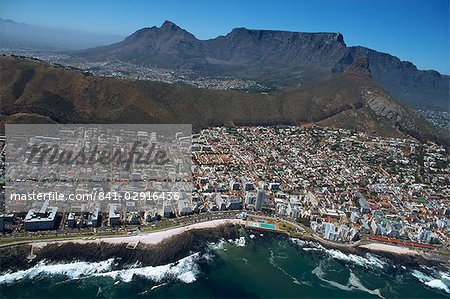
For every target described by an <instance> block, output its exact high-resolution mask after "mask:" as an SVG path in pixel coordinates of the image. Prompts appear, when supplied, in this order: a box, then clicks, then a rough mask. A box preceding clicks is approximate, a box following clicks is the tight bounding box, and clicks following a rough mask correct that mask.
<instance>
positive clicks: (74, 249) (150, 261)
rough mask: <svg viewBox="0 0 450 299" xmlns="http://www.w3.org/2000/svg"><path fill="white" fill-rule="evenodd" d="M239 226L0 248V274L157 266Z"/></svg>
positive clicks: (411, 260) (397, 260) (396, 257)
mask: <svg viewBox="0 0 450 299" xmlns="http://www.w3.org/2000/svg"><path fill="white" fill-rule="evenodd" d="M240 229H241V226H240V225H236V224H225V225H220V226H217V227H211V228H199V229H192V230H189V231H185V232H183V233H181V234H177V235H174V236H171V237H169V238H167V239H165V240H162V241H161V242H159V243H157V244H143V243H139V244H137V246H136V248H134V249H130V248H127V246H128V243H116V244H115V243H107V242H87V243H77V242H64V243H60V242H54V243H51V244H47V245H46V246H44V247H38V248H37V249H34V251H33V253H34V255H35V258H33V259H32V260H29V259H28V256H29V254H30V252H31V246H32V245H29V244H22V245H13V246H8V247H2V248H0V273H1V272H4V271H18V270H24V269H27V268H30V267H33V266H35V265H36V264H38V263H40V262H43V261H51V262H56V263H59V262H66V263H67V262H74V261H86V262H99V261H104V260H107V259H111V258H114V259H115V262H116V263H117V264H116V266H117V267H118V268H122V267H127V266H129V265H133V264H135V263H139V264H140V265H142V266H159V265H165V264H168V263H173V262H175V261H177V260H180V259H182V258H184V257H186V256H188V255H189V254H192V253H193V252H199V251H204V250H206V249H207V247H208V243H211V242H213V243H214V242H218V241H220V240H222V239H225V240H228V239H233V240H234V239H237V238H239V237H240V236H241V232H240ZM247 231H248V232H249V233H250V234H252V233H255V234H259V233H261V232H260V231H252V230H250V229H248V230H247ZM264 235H266V236H271V237H277V238H290V237H289V236H288V235H287V234H280V233H277V232H264ZM298 239H301V240H303V241H312V242H317V243H319V244H320V245H322V246H323V247H324V248H326V249H336V250H339V251H341V252H344V253H347V254H356V255H360V256H363V255H365V254H367V253H376V254H378V255H380V256H384V257H386V258H388V259H389V260H390V261H391V262H392V263H393V264H401V265H405V266H408V265H417V264H419V265H424V266H427V267H435V268H438V269H446V268H448V266H449V264H448V262H447V263H445V262H442V260H432V259H426V258H425V257H424V256H422V255H419V254H418V255H408V254H395V253H389V252H381V251H373V250H370V249H367V248H361V247H357V246H348V245H345V244H337V243H333V244H331V243H329V242H323V241H321V240H320V239H319V240H318V239H317V238H313V237H306V236H305V237H304V238H298Z"/></svg>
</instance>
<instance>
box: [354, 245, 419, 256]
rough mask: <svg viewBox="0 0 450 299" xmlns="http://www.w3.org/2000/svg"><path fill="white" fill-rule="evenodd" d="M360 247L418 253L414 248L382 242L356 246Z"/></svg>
mask: <svg viewBox="0 0 450 299" xmlns="http://www.w3.org/2000/svg"><path fill="white" fill-rule="evenodd" d="M358 247H360V248H366V249H369V250H372V251H381V252H389V253H395V254H409V255H419V253H418V252H417V251H415V250H412V249H409V248H407V247H402V246H396V245H389V244H382V243H370V244H366V245H360V246H358Z"/></svg>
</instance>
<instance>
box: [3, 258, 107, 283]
mask: <svg viewBox="0 0 450 299" xmlns="http://www.w3.org/2000/svg"><path fill="white" fill-rule="evenodd" d="M113 262H114V259H109V260H106V261H101V262H95V263H90V262H72V263H67V264H46V262H40V263H38V264H37V265H35V266H34V267H32V268H30V269H27V270H21V271H17V272H12V273H4V274H2V275H0V284H9V283H12V282H15V281H19V280H22V279H25V278H28V279H32V278H35V277H37V276H39V275H41V274H45V275H64V276H66V277H68V278H69V279H77V278H80V277H83V276H89V275H92V274H96V273H100V272H105V271H110V270H111V268H112V265H113Z"/></svg>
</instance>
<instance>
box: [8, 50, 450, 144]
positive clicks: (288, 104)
mask: <svg viewBox="0 0 450 299" xmlns="http://www.w3.org/2000/svg"><path fill="white" fill-rule="evenodd" d="M368 67H369V65H368V60H367V58H366V57H360V58H358V59H356V60H355V62H354V63H353V64H352V66H351V67H350V68H348V70H347V71H346V72H345V73H344V74H341V75H339V76H336V77H334V78H331V79H328V80H324V81H321V82H318V83H315V84H311V85H308V86H304V87H296V88H290V89H284V90H278V91H274V92H270V93H247V92H242V91H214V90H208V89H201V88H194V87H188V86H182V85H176V84H165V83H158V82H151V81H139V80H130V79H117V78H106V77H96V76H88V75H85V74H83V73H82V72H79V71H75V70H67V69H62V68H59V67H55V66H51V65H47V64H43V63H40V62H37V61H33V60H28V59H22V58H16V57H0V68H1V69H2V76H1V77H0V93H1V94H2V105H3V106H2V115H1V114H0V118H1V119H0V122H2V123H21V122H26V123H42V122H44V123H46V122H58V123H191V124H193V126H194V128H202V127H206V126H210V125H231V126H232V125H274V124H293V125H295V124H318V125H323V126H333V127H339V128H348V129H353V130H358V131H364V132H368V133H371V134H376V135H382V136H407V135H412V136H414V137H416V138H418V139H420V140H434V141H436V142H439V143H441V144H447V145H448V144H450V142H449V140H448V138H449V137H448V135H446V134H445V133H444V132H442V131H440V130H439V129H437V128H434V127H433V126H431V125H430V124H429V123H428V122H427V121H425V120H424V119H423V118H421V117H420V116H419V115H418V114H417V113H415V112H413V111H411V110H410V109H409V108H408V107H407V106H405V105H403V104H400V103H399V102H397V101H396V100H394V99H393V98H392V97H391V96H390V94H389V93H388V92H386V91H384V90H383V89H382V88H381V87H380V86H379V85H378V84H377V83H375V82H374V81H373V79H372V77H371V75H370V72H369V70H368Z"/></svg>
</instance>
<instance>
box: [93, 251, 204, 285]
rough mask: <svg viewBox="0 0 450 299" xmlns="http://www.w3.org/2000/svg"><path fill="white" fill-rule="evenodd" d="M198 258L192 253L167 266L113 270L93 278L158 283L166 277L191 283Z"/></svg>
mask: <svg viewBox="0 0 450 299" xmlns="http://www.w3.org/2000/svg"><path fill="white" fill-rule="evenodd" d="M198 258H199V254H198V253H194V254H192V255H190V256H187V257H185V258H183V259H181V260H179V261H177V262H175V263H170V264H167V265H162V266H154V267H152V266H148V267H140V268H130V269H122V270H115V271H109V272H103V273H96V274H94V275H93V276H108V277H111V278H113V279H119V280H121V281H123V282H130V281H132V280H133V277H134V276H140V277H145V278H147V279H150V280H152V281H155V282H160V281H162V280H163V279H164V278H167V277H174V278H177V279H179V280H181V281H183V282H185V283H191V282H194V281H195V279H196V275H197V274H198V272H199V271H198V268H197V264H196V261H197V259H198Z"/></svg>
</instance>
